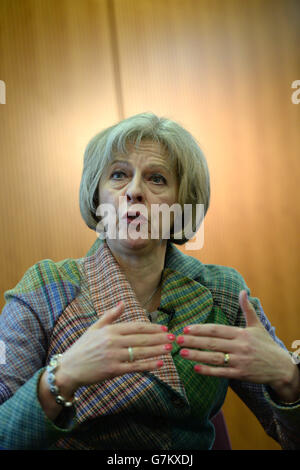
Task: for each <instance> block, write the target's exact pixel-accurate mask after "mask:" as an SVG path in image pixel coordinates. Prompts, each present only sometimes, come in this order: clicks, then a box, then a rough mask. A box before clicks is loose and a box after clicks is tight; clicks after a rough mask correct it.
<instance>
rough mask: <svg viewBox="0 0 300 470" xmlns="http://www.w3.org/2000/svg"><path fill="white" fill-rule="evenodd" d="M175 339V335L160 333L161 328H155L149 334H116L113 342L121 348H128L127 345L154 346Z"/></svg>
mask: <svg viewBox="0 0 300 470" xmlns="http://www.w3.org/2000/svg"><path fill="white" fill-rule="evenodd" d="M175 339H176V336H175V335H173V334H167V333H162V332H161V330H157V331H155V332H154V333H151V334H133V335H124V336H123V335H122V336H118V337H116V339H115V342H114V344H115V345H116V346H119V347H123V348H128V347H129V346H131V347H138V346H155V345H164V344H167V343H172V342H173V341H175Z"/></svg>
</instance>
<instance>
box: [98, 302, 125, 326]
mask: <svg viewBox="0 0 300 470" xmlns="http://www.w3.org/2000/svg"><path fill="white" fill-rule="evenodd" d="M124 308H125V305H124V302H123V301H122V300H121V301H120V302H118V303H117V305H116V306H115V307H113V308H111V309H109V310H107V311H106V312H104V314H103V315H102V317H101V318H100V319H99V320H97V321H96V322H95V323H94V324H93V325H92V326H91V329H99V328H102V327H103V326H105V325H110V324H111V323H113V322H114V321H115V320H116V319H117V318H119V316H120V315H121V314H122V313H123V312H124Z"/></svg>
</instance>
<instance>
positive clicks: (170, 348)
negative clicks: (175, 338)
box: [164, 344, 173, 351]
mask: <svg viewBox="0 0 300 470" xmlns="http://www.w3.org/2000/svg"><path fill="white" fill-rule="evenodd" d="M172 348H173V345H172V344H165V345H164V349H165V350H166V351H171V350H172Z"/></svg>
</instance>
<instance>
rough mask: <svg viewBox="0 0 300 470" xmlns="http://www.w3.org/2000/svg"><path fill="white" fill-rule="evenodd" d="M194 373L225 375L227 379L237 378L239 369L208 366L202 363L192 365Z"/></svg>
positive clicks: (212, 375)
mask: <svg viewBox="0 0 300 470" xmlns="http://www.w3.org/2000/svg"><path fill="white" fill-rule="evenodd" d="M194 371H195V372H196V374H201V375H209V376H211V377H225V378H227V379H239V371H238V370H237V369H235V368H234V367H210V366H207V365H203V364H196V365H195V366H194Z"/></svg>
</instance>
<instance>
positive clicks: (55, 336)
mask: <svg viewBox="0 0 300 470" xmlns="http://www.w3.org/2000/svg"><path fill="white" fill-rule="evenodd" d="M209 192H210V190H209V175H208V169H207V165H206V161H205V159H204V157H203V155H202V153H201V151H200V149H199V147H198V145H197V143H196V141H195V140H194V139H193V137H192V136H191V135H190V134H189V133H188V132H187V131H186V130H184V129H183V128H182V127H181V126H179V125H178V124H177V123H175V122H172V121H170V120H168V119H164V118H161V119H159V118H158V117H156V116H155V115H153V114H151V113H145V114H140V115H137V116H133V117H131V118H129V119H126V120H124V121H122V122H120V123H119V124H117V125H115V126H112V127H111V128H109V129H106V130H105V131H103V132H101V133H100V134H98V135H96V136H95V137H94V138H93V139H92V140H91V142H90V143H89V145H88V146H87V149H86V152H85V159H84V169H83V175H82V181H81V187H80V208H81V213H82V216H83V218H84V220H85V222H86V223H87V225H88V226H89V227H90V228H92V229H93V230H96V231H97V232H98V235H99V240H97V241H96V242H95V244H94V245H93V247H92V248H91V250H90V251H89V253H88V254H87V256H86V257H84V258H82V259H79V260H72V259H67V260H64V261H61V262H59V263H54V262H52V261H50V260H44V261H41V262H40V263H37V264H36V265H34V266H33V267H32V268H30V269H29V270H28V271H27V273H26V274H25V276H24V277H23V279H22V280H21V282H20V283H19V284H18V285H17V286H16V288H15V289H12V290H10V291H8V292H6V294H5V298H6V302H7V303H6V306H5V307H4V310H3V313H2V315H1V316H0V331H1V339H2V340H3V341H4V342H5V344H6V347H7V349H6V351H7V360H6V364H4V365H1V366H0V367H1V369H0V371H1V403H2V404H1V406H0V423H1V424H0V446H2V447H4V448H10V449H12V448H19V449H20V448H51V449H57V448H58V449H162V450H171V449H172V450H174V449H210V448H211V447H212V445H213V441H214V428H213V425H212V424H211V418H212V417H213V416H214V415H216V413H217V412H218V410H219V409H220V408H221V406H222V404H223V402H224V399H225V396H226V391H227V388H228V385H230V386H231V387H232V388H233V389H234V390H235V391H236V392H237V393H238V394H239V396H240V397H241V398H242V399H243V400H244V402H245V403H246V404H247V405H248V406H249V407H250V408H251V409H252V410H253V412H254V413H255V414H256V416H257V417H258V419H259V420H260V421H261V423H262V425H263V426H264V428H265V429H266V431H267V432H268V433H269V434H270V435H271V436H272V437H273V438H275V439H276V440H278V442H280V444H281V446H282V447H283V448H287V449H294V448H300V441H299V435H300V433H299V424H298V423H299V417H300V373H299V369H298V367H297V366H296V365H295V363H294V362H293V361H292V360H291V356H290V354H289V353H288V352H287V351H286V349H285V347H284V346H283V344H282V343H281V342H280V341H279V340H278V339H277V338H276V336H275V334H274V329H273V328H272V327H271V325H270V323H269V322H268V320H267V318H266V316H265V314H264V312H263V310H262V308H261V305H260V303H259V300H258V299H256V298H252V297H249V298H248V294H249V290H248V288H247V286H246V285H245V282H244V280H243V278H242V277H241V276H240V275H239V274H238V273H237V272H236V271H235V270H234V269H232V268H225V267H221V266H214V265H203V264H202V263H200V262H199V261H198V260H196V259H194V258H193V257H190V256H187V255H184V254H182V253H181V252H180V251H179V250H178V249H177V248H176V247H175V245H174V243H178V244H182V243H185V242H186V241H187V238H186V237H185V231H184V227H183V229H182V231H181V232H180V233H179V232H178V230H177V229H176V230H175V229H174V228H175V225H176V223H177V222H178V218H179V219H180V218H181V219H183V218H184V217H183V215H184V214H181V215H180V214H179V215H178V213H177V215H174V214H173V213H171V212H170V211H169V212H168V211H165V212H163V213H162V216H161V217H159V218H158V219H157V218H156V219H155V218H154V216H153V215H152V212H151V208H152V207H154V206H155V205H158V206H161V207H164V208H171V207H172V206H173V205H174V204H179V205H180V207H182V208H185V206H184V204H189V205H192V207H193V209H195V207H196V205H197V204H203V205H204V213H206V211H207V208H208V205H209ZM162 205H164V206H162ZM101 207H102V209H103V207H104V208H105V209H107V207H109V208H110V209H111V211H110V213H109V216H108V217H106V218H105V214H104V212H103V211H101ZM188 207H190V206H188ZM141 212H142V213H141ZM99 214H100V215H99ZM145 214H146V215H145ZM166 214H171V216H170V218H169V219H170V220H169V222H170V227H171V231H170V235H169V237H168V230H166V229H165V225H164V220H163V219H165V218H166ZM195 214H196V212H195V210H193V211H192V217H193V228H194V229H197V228H198V226H199V220H197V218H196V215H195ZM104 221H105V222H106V223H104ZM153 227H154V229H155V230H156V232H155V233H158V236H156V237H154V236H152V233H153V232H152V229H153ZM176 227H177V225H176ZM111 228H115V229H116V230H115V231H114V230H111ZM155 230H154V231H155ZM175 232H176V233H175ZM124 234H125V235H126V236H124ZM166 235H167V236H166ZM47 364H48V367H47V368H46V365H47Z"/></svg>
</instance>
